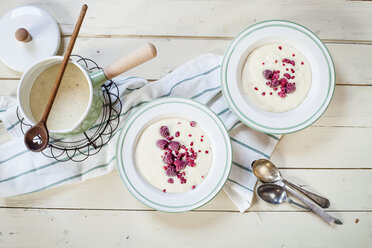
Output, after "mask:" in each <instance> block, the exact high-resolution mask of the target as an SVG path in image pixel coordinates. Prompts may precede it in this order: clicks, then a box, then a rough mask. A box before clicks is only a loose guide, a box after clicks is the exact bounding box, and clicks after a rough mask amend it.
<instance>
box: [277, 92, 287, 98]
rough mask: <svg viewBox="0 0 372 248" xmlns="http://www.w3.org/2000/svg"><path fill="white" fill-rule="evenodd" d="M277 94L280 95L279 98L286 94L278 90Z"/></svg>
mask: <svg viewBox="0 0 372 248" xmlns="http://www.w3.org/2000/svg"><path fill="white" fill-rule="evenodd" d="M278 95H279V96H280V97H281V98H284V97H285V96H286V94H285V92H279V93H278Z"/></svg>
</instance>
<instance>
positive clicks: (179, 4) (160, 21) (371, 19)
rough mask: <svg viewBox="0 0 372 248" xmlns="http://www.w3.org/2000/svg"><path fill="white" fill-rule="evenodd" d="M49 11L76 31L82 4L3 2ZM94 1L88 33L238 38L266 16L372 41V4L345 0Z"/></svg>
mask: <svg viewBox="0 0 372 248" xmlns="http://www.w3.org/2000/svg"><path fill="white" fill-rule="evenodd" d="M25 3H27V4H34V5H37V6H40V7H42V8H44V9H46V10H47V11H49V12H50V13H51V14H52V16H54V17H55V19H56V20H57V22H58V23H59V25H60V27H61V30H62V32H63V34H71V33H72V30H73V27H74V23H75V19H76V16H77V15H78V10H79V9H80V7H81V5H82V2H80V1H75V0H65V1H63V2H61V1H58V0H49V1H42V0H20V1H7V0H2V1H1V2H0V5H1V6H2V8H1V9H0V15H1V16H2V15H3V14H4V13H5V12H6V11H7V10H9V9H12V8H14V7H17V6H19V5H22V4H25ZM84 3H87V4H88V5H89V11H88V12H87V16H86V19H85V20H84V26H83V28H82V30H81V34H82V35H88V36H89V35H137V36H143V35H155V36H158V35H163V36H169V35H177V36H210V37H217V36H218V37H221V36H222V37H234V36H235V35H237V34H238V33H239V32H240V31H241V30H243V29H244V28H246V27H248V26H249V25H251V24H254V23H256V22H259V21H263V20H270V19H284V20H290V21H294V22H298V23H300V24H303V25H304V26H306V27H308V28H310V29H311V30H313V31H314V32H315V33H316V34H317V35H319V36H320V37H321V38H322V39H337V40H341V39H343V40H369V41H371V40H372V29H371V28H370V23H372V16H371V13H370V3H368V2H359V1H358V2H355V1H344V0H329V1H323V0H313V1H305V0H301V1H298V0H281V1H262V0H251V1H249V2H247V1H244V0H240V1H238V0H233V1H220V0H213V1H192V0H183V1H173V0H159V1H151V0H137V1H130V0H126V1H123V0H112V1H109V2H108V1H96V0H87V1H84Z"/></svg>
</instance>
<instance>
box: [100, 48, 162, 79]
mask: <svg viewBox="0 0 372 248" xmlns="http://www.w3.org/2000/svg"><path fill="white" fill-rule="evenodd" d="M155 56H156V48H155V46H154V45H153V44H151V43H148V44H146V45H144V46H142V47H140V48H138V49H137V50H135V51H133V52H131V53H130V54H128V55H127V56H125V57H123V58H121V59H119V60H117V61H115V62H114V63H112V64H111V65H109V66H107V67H106V68H105V69H103V72H104V73H105V76H106V78H107V79H112V78H114V77H116V76H118V75H120V74H122V73H123V72H126V71H128V70H130V69H132V68H134V67H136V66H138V65H140V64H142V63H145V62H146V61H148V60H150V59H152V58H154V57H155Z"/></svg>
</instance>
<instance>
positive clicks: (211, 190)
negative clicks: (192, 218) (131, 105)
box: [116, 97, 232, 212]
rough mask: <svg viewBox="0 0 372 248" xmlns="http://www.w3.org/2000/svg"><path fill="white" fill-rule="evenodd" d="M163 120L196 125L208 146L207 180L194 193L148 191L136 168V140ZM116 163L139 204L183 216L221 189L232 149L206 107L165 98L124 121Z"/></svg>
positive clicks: (152, 188) (224, 133) (216, 117)
mask: <svg viewBox="0 0 372 248" xmlns="http://www.w3.org/2000/svg"><path fill="white" fill-rule="evenodd" d="M166 117H181V118H184V119H187V120H194V121H196V122H197V123H198V125H200V127H201V128H202V129H203V131H204V132H205V134H206V136H207V137H208V138H209V141H210V144H211V151H212V165H211V167H210V170H209V172H208V174H207V176H206V177H205V179H204V180H203V181H202V183H200V184H199V185H198V186H197V187H196V189H194V190H190V191H187V192H185V193H179V194H168V193H164V192H162V191H160V190H158V189H156V188H154V187H152V186H151V185H150V184H149V183H148V182H147V181H146V180H145V179H143V177H142V176H141V174H140V173H139V171H138V169H137V168H136V164H135V160H134V151H135V148H136V144H137V141H138V138H139V137H140V135H141V133H142V132H143V130H144V129H145V128H146V127H147V126H148V125H149V124H151V123H153V122H155V121H157V120H160V119H162V118H166ZM116 161H117V166H118V170H119V174H120V177H121V179H122V180H123V182H124V184H125V185H126V186H127V188H128V190H129V191H130V192H131V193H132V194H133V195H134V196H135V197H136V198H137V199H138V200H139V201H141V202H142V203H144V204H145V205H147V206H149V207H150V208H153V209H156V210H159V211H164V212H185V211H189V210H192V209H195V208H198V207H200V206H202V205H204V204H205V203H207V202H208V201H210V200H211V199H213V198H214V197H215V196H216V195H217V193H218V192H219V191H220V190H221V189H222V187H223V186H224V184H225V182H226V180H227V178H228V176H229V173H230V168H231V163H232V148H231V142H230V138H229V135H228V132H227V130H226V128H225V126H224V124H223V123H222V121H221V120H220V119H219V118H218V116H217V115H216V114H214V113H213V112H212V111H211V110H210V109H209V108H208V107H206V106H205V105H203V104H201V103H198V102H196V101H193V100H189V99H186V98H175V97H167V98H161V99H157V100H154V101H151V102H149V103H147V104H145V105H144V106H142V107H141V108H139V109H138V110H137V111H136V112H134V113H133V114H132V115H131V116H130V117H129V118H128V119H127V120H126V122H125V123H124V126H123V128H122V130H121V132H120V136H119V139H118V144H117V148H116ZM159 166H162V167H163V164H160V165H159Z"/></svg>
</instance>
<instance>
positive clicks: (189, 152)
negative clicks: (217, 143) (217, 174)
mask: <svg viewBox="0 0 372 248" xmlns="http://www.w3.org/2000/svg"><path fill="white" fill-rule="evenodd" d="M134 153H135V154H134V160H135V164H136V167H137V168H138V171H139V172H140V174H141V175H142V177H143V178H144V179H145V180H146V181H147V182H148V183H149V184H150V185H152V186H153V187H154V188H156V189H158V190H160V191H163V192H164V193H182V192H186V191H189V190H193V189H195V188H196V187H197V186H198V185H199V184H200V183H201V182H202V181H203V180H204V178H205V177H206V176H207V174H208V171H209V169H210V167H211V164H212V151H211V145H210V142H209V140H208V137H206V135H205V133H204V131H203V130H202V129H201V128H200V126H199V125H198V123H197V122H195V121H189V120H186V119H183V118H178V117H170V118H164V119H161V120H158V121H155V122H154V123H152V124H150V125H149V126H147V127H146V128H145V129H144V130H143V132H142V134H141V135H140V137H139V139H138V142H137V145H136V147H135V152H134Z"/></svg>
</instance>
